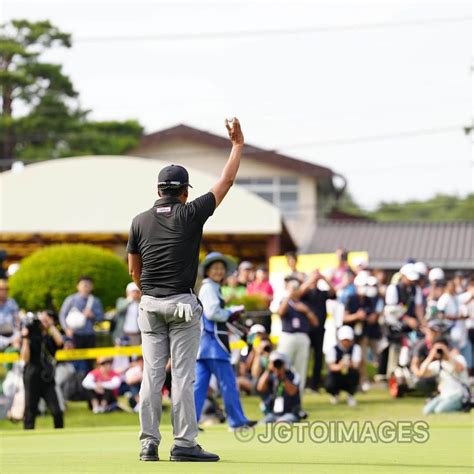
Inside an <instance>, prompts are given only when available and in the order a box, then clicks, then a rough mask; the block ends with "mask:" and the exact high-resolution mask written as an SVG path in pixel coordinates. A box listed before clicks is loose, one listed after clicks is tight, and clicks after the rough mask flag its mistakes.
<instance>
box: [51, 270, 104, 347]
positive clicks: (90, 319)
mask: <svg viewBox="0 0 474 474" xmlns="http://www.w3.org/2000/svg"><path fill="white" fill-rule="evenodd" d="M93 289H94V284H93V281H92V279H91V278H90V277H88V276H82V277H80V278H79V281H78V283H77V293H74V294H72V295H69V296H68V297H67V298H66V299H65V300H64V303H63V304H62V306H61V310H60V312H59V322H60V323H61V326H62V328H63V330H64V331H65V333H66V335H67V336H69V337H72V338H73V341H74V346H75V348H76V349H81V348H86V347H95V333H94V323H95V322H100V321H103V320H104V308H103V307H102V303H101V301H100V300H99V298H97V297H96V296H94V295H93V294H92V291H93ZM74 309H75V310H78V311H80V312H82V313H83V314H84V316H85V322H84V325H83V326H82V327H80V328H74V329H72V328H70V327H68V324H67V317H68V314H69V313H70V312H71V311H72V310H74Z"/></svg>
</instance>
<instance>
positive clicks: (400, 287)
mask: <svg viewBox="0 0 474 474" xmlns="http://www.w3.org/2000/svg"><path fill="white" fill-rule="evenodd" d="M419 278H420V275H419V273H418V272H417V271H416V270H415V264H414V263H406V264H405V265H403V266H402V268H401V269H400V279H399V281H398V283H397V284H391V285H389V286H388V288H387V292H386V294H385V304H386V305H393V306H400V307H401V308H403V315H402V317H401V321H402V325H403V327H402V330H403V332H410V331H411V330H416V329H417V328H418V326H419V323H420V322H421V321H422V320H423V318H424V307H423V294H422V291H421V288H420V287H419V286H418V280H419Z"/></svg>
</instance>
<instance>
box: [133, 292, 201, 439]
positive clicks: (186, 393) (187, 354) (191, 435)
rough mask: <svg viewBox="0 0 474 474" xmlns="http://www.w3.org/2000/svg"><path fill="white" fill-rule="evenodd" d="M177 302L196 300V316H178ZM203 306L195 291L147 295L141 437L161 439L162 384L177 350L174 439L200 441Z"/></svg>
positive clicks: (141, 316)
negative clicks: (197, 389)
mask: <svg viewBox="0 0 474 474" xmlns="http://www.w3.org/2000/svg"><path fill="white" fill-rule="evenodd" d="M177 303H183V304H190V305H191V307H192V310H193V318H192V320H191V321H189V322H186V321H185V320H184V318H179V317H177V316H174V312H175V309H176V304H177ZM201 315H202V307H201V305H200V303H199V301H198V299H197V297H196V295H194V294H191V293H189V294H188V293H186V294H180V295H175V296H171V297H168V298H154V297H152V296H146V295H145V296H142V299H141V301H140V306H139V313H138V326H139V327H140V331H141V333H142V352H143V362H144V364H143V381H142V384H141V389H140V426H141V432H140V441H141V443H142V446H145V445H147V444H148V443H154V444H156V445H159V444H160V441H161V434H160V429H159V425H160V420H161V411H162V406H161V402H162V400H161V390H162V388H163V383H164V381H165V377H166V364H167V362H168V358H169V357H170V356H171V378H172V385H171V403H172V411H171V422H172V424H173V435H174V444H175V445H176V446H182V447H192V446H195V445H196V437H197V434H198V426H197V421H196V410H195V407H194V376H195V375H194V374H195V365H196V357H197V353H198V350H199V341H200V334H201V324H200V320H201Z"/></svg>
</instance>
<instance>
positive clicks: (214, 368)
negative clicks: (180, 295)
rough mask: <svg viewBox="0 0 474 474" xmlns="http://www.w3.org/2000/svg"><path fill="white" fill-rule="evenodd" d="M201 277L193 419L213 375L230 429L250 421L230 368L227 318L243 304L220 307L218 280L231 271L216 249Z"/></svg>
mask: <svg viewBox="0 0 474 474" xmlns="http://www.w3.org/2000/svg"><path fill="white" fill-rule="evenodd" d="M201 268H202V271H203V274H204V277H205V278H204V280H203V282H202V286H201V289H200V291H199V299H200V301H201V302H202V306H203V310H204V311H203V316H202V330H201V344H200V346H199V353H198V357H197V361H196V383H195V385H194V400H195V404H196V417H197V420H199V418H200V417H201V412H202V409H203V406H204V402H205V400H206V397H207V392H208V388H209V381H210V378H211V375H214V376H215V377H216V378H217V381H218V383H219V388H220V391H221V394H222V398H223V399H224V406H225V411H226V415H227V419H228V421H229V425H230V427H231V428H232V429H236V428H241V427H243V426H250V425H252V422H251V421H249V420H248V419H247V417H246V416H245V415H244V412H243V409H242V404H241V402H240V396H239V391H238V389H237V382H236V378H235V373H234V369H233V368H232V365H231V363H230V347H229V335H228V333H229V329H232V327H231V324H230V322H231V321H232V320H235V318H236V317H237V316H238V315H239V314H240V313H241V312H242V311H243V309H244V308H243V307H235V308H234V309H226V308H224V306H225V304H224V299H223V298H222V294H221V291H220V289H221V284H222V282H223V281H224V278H225V276H226V273H228V272H230V271H232V262H231V261H230V260H229V259H228V258H227V257H225V256H224V255H222V254H221V253H219V252H211V253H210V254H208V255H207V256H206V257H205V259H204V261H203V263H202V267H201Z"/></svg>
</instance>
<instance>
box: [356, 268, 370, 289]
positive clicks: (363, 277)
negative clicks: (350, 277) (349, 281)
mask: <svg viewBox="0 0 474 474" xmlns="http://www.w3.org/2000/svg"><path fill="white" fill-rule="evenodd" d="M369 276H370V274H369V272H366V271H365V270H362V271H361V272H359V273H358V274H357V276H356V277H355V278H354V285H355V286H366V285H367V281H368V278H369Z"/></svg>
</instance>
